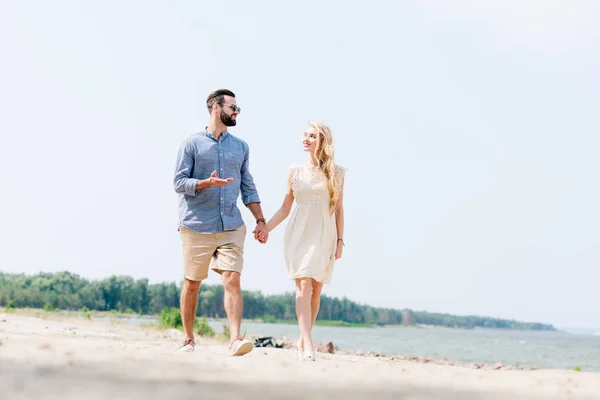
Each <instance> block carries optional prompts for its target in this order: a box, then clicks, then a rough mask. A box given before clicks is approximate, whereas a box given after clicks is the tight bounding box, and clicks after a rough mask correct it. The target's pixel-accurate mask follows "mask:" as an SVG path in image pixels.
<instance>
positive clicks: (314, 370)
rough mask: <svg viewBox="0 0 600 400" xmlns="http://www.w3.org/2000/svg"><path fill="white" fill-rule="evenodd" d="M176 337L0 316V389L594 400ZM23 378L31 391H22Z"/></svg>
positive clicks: (589, 379)
mask: <svg viewBox="0 0 600 400" xmlns="http://www.w3.org/2000/svg"><path fill="white" fill-rule="evenodd" d="M182 339H183V334H182V332H181V331H178V330H176V329H167V330H159V329H157V328H151V327H136V326H130V325H126V324H122V323H114V322H111V321H91V320H87V319H84V318H46V319H42V318H38V317H35V316H25V315H21V314H19V313H18V312H14V313H1V312H0V386H1V387H2V388H3V394H5V396H6V397H7V398H10V399H13V398H14V399H40V398H43V399H60V400H70V399H80V398H87V399H93V400H95V399H105V398H109V397H110V398H113V399H120V398H127V399H128V400H137V399H140V400H141V399H144V400H148V399H163V398H182V399H187V398H189V399H192V398H194V399H196V398H198V396H199V395H200V396H204V397H205V398H219V399H220V400H227V399H239V398H244V399H248V400H252V399H305V398H307V397H311V398H313V399H315V400H317V399H327V398H330V397H332V396H333V397H334V398H338V397H340V398H345V399H364V398H369V399H396V398H411V399H422V400H429V399H445V400H446V399H461V400H471V399H473V400H474V399H486V400H490V399H491V400H496V399H507V398H510V399H537V400H545V399H548V400H550V399H563V398H565V396H567V397H568V398H569V399H581V400H591V399H597V398H599V397H600V373H593V372H575V371H569V370H551V369H539V370H533V371H521V370H512V371H510V370H493V369H481V368H480V369H472V368H456V366H449V365H439V364H435V363H434V362H433V360H432V361H431V362H418V361H417V362H414V361H412V360H408V359H400V358H398V357H384V356H379V357H377V356H364V355H348V354H342V352H341V351H338V352H335V353H334V354H327V353H318V355H317V362H302V361H298V360H297V359H296V356H295V351H294V350H290V349H279V348H272V347H271V348H269V347H257V348H255V349H254V351H252V352H251V353H249V354H248V355H245V356H243V357H230V356H228V350H227V347H228V344H227V343H222V342H220V341H219V340H218V339H216V338H210V339H209V338H202V337H198V338H197V346H196V351H195V352H193V353H179V352H177V351H176V349H177V347H178V346H179V345H180V343H181V340H182ZM31 379H33V380H34V381H35V383H36V385H32V384H29V383H26V382H30V381H31Z"/></svg>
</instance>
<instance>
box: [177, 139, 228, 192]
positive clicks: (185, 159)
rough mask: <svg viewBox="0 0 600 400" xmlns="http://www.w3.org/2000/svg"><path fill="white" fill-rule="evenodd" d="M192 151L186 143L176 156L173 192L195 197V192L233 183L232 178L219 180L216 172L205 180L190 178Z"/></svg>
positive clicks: (192, 167) (193, 157)
mask: <svg viewBox="0 0 600 400" xmlns="http://www.w3.org/2000/svg"><path fill="white" fill-rule="evenodd" d="M194 160H195V154H194V150H193V148H192V147H191V145H189V143H188V142H187V141H186V142H185V143H184V144H183V145H182V146H181V148H180V149H179V153H178V154H177V166H176V168H175V179H174V181H173V186H174V188H175V192H177V193H185V194H187V195H188V196H195V195H196V192H198V191H200V190H202V189H206V188H209V187H214V186H224V185H227V184H228V183H230V182H231V181H233V178H227V179H221V178H218V177H217V171H213V172H212V174H211V175H210V177H208V178H206V179H195V178H192V177H191V175H192V171H193V170H194Z"/></svg>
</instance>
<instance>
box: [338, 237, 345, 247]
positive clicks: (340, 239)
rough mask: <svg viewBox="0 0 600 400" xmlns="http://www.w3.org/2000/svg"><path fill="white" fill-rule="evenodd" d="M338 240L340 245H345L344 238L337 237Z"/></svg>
mask: <svg viewBox="0 0 600 400" xmlns="http://www.w3.org/2000/svg"><path fill="white" fill-rule="evenodd" d="M338 242H342V246H344V247H346V243H344V239H342V238H338Z"/></svg>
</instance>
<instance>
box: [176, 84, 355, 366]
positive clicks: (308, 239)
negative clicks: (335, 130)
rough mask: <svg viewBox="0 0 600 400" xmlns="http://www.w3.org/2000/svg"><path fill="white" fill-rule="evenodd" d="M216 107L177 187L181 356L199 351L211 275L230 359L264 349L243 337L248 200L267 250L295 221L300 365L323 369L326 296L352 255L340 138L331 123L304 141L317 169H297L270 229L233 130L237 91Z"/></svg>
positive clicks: (192, 141) (194, 139) (189, 149)
mask: <svg viewBox="0 0 600 400" xmlns="http://www.w3.org/2000/svg"><path fill="white" fill-rule="evenodd" d="M206 105H207V108H208V111H209V113H210V122H209V124H208V126H207V127H206V128H205V129H204V130H203V131H202V132H200V133H196V134H194V135H192V136H190V137H188V138H187V139H186V140H185V141H184V143H183V144H182V145H181V147H180V149H179V153H178V155H177V164H176V171H175V177H174V182H173V184H174V188H175V192H177V193H178V194H179V233H180V238H181V243H182V248H183V263H184V281H183V286H182V290H181V317H182V321H183V329H184V334H185V340H184V342H183V345H181V347H179V351H183V352H191V351H194V349H195V342H194V333H193V326H194V318H195V316H196V311H197V307H198V291H199V289H200V284H201V282H202V281H203V280H204V279H206V278H207V277H208V270H209V269H212V270H213V271H215V272H217V273H219V274H220V275H221V277H222V280H223V287H224V305H225V311H226V313H227V319H228V322H229V331H230V334H231V342H230V348H229V349H230V354H231V355H234V356H240V355H244V354H247V353H249V352H250V351H252V349H253V348H254V345H253V344H252V342H250V341H249V340H247V339H245V338H244V337H243V336H240V325H241V321H242V313H243V298H242V291H241V287H240V274H241V273H242V268H243V252H244V241H245V237H246V227H245V224H244V221H243V219H242V216H241V213H240V210H239V209H238V207H237V205H236V203H237V200H238V197H239V196H240V194H241V197H242V201H243V203H244V204H245V205H246V207H247V208H248V209H249V210H250V212H251V213H252V214H253V216H254V218H256V228H255V229H254V230H253V232H252V233H253V234H254V238H255V239H256V240H258V241H259V242H260V243H266V242H267V240H268V237H269V232H271V231H272V230H273V229H275V228H276V227H277V226H278V225H279V224H280V223H281V222H283V221H284V220H285V219H286V218H288V217H289V218H290V219H289V222H288V225H287V227H286V230H285V236H284V248H283V253H284V258H285V262H286V265H287V268H288V276H289V278H290V279H292V280H294V281H295V284H296V315H297V317H298V326H299V328H300V338H299V339H298V341H297V343H296V347H297V356H298V358H299V359H300V360H306V361H315V360H316V358H315V348H314V346H313V342H312V336H311V332H312V327H313V326H314V323H315V320H316V319H317V314H318V312H319V305H320V298H321V289H322V288H323V284H324V283H329V282H330V280H331V275H332V271H333V265H334V263H335V260H337V259H339V258H340V257H341V256H342V249H343V246H344V240H343V232H344V210H343V187H344V174H345V169H344V168H342V167H339V166H337V165H335V164H334V158H333V139H332V134H331V130H330V129H329V127H328V126H327V125H325V124H322V123H319V122H313V123H311V124H310V126H309V127H308V128H307V129H306V131H305V132H304V133H303V135H302V146H303V148H304V151H305V152H307V153H308V155H309V157H308V160H307V162H305V163H303V164H297V165H292V166H291V168H290V170H289V174H288V182H287V189H286V192H285V196H284V199H283V203H282V205H281V207H280V208H279V209H278V210H277V211H276V212H275V214H274V215H273V216H272V217H271V219H270V220H269V221H266V220H265V218H264V217H263V214H262V210H261V206H260V198H259V196H258V192H257V190H256V186H255V184H254V180H253V178H252V175H251V173H250V168H249V157H248V155H249V148H248V144H247V143H246V142H244V141H243V140H241V139H239V138H237V137H236V136H234V135H232V134H231V133H229V132H227V128H228V127H230V126H235V125H236V123H237V117H238V115H239V113H240V111H241V109H240V107H239V106H238V105H237V103H236V99H235V94H234V93H233V92H231V91H230V90H227V89H220V90H216V91H214V92H212V93H211V94H210V95H209V96H208V98H207V100H206ZM294 200H296V207H295V208H293V207H292V206H293V203H294ZM292 208H293V211H292ZM290 213H291V215H290Z"/></svg>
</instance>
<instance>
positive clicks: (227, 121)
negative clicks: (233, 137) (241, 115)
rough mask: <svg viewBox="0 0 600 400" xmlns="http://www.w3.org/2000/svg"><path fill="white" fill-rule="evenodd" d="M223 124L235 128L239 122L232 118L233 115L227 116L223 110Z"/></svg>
mask: <svg viewBox="0 0 600 400" xmlns="http://www.w3.org/2000/svg"><path fill="white" fill-rule="evenodd" d="M220 117H221V122H222V123H223V124H224V125H225V126H235V124H236V123H237V121H236V120H235V119H233V118H231V115H227V114H225V112H224V111H222V110H221V115H220Z"/></svg>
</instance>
